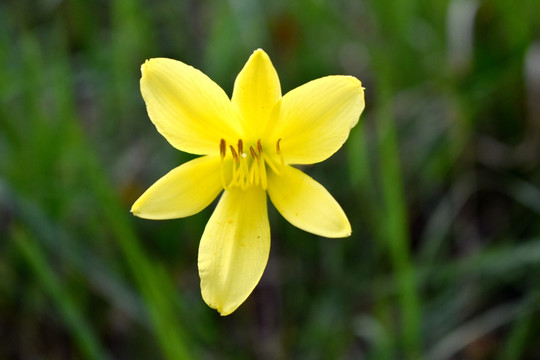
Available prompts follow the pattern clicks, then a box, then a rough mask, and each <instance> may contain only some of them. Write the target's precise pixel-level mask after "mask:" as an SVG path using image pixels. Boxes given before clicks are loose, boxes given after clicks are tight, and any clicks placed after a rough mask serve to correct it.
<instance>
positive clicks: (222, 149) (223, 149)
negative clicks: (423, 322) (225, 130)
mask: <svg viewBox="0 0 540 360" xmlns="http://www.w3.org/2000/svg"><path fill="white" fill-rule="evenodd" d="M219 153H220V154H221V157H222V158H224V157H225V155H226V154H227V145H226V144H225V139H221V141H220V142H219Z"/></svg>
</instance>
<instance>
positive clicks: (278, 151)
mask: <svg viewBox="0 0 540 360" xmlns="http://www.w3.org/2000/svg"><path fill="white" fill-rule="evenodd" d="M280 141H281V138H280V139H279V140H278V141H277V143H276V152H277V153H278V155H279V153H280V152H281V149H280V148H279V142H280Z"/></svg>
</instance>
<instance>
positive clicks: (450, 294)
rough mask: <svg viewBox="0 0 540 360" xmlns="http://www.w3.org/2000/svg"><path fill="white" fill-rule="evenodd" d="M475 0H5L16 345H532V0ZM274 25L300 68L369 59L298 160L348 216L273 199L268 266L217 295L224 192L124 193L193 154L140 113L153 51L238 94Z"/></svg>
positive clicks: (7, 313) (71, 350)
mask: <svg viewBox="0 0 540 360" xmlns="http://www.w3.org/2000/svg"><path fill="white" fill-rule="evenodd" d="M470 5H475V4H474V3H473V2H465V1H459V0H455V1H436V2H433V1H422V0H415V1H409V2H402V1H393V0H392V1H391V0H388V1H352V0H342V1H341V0H340V1H313V0H302V1H298V2H286V1H274V2H263V1H245V0H237V1H228V2H218V1H214V0H211V1H205V2H198V1H185V2H175V1H172V0H166V1H163V2H160V3H159V4H157V3H156V4H154V3H152V2H149V1H141V0H125V1H120V0H117V1H112V2H107V1H97V2H87V1H82V0H67V1H61V2H50V1H44V0H39V1H4V2H2V3H1V4H0V68H1V69H2V70H0V234H1V235H0V335H1V338H2V340H1V341H0V358H7V359H11V358H14V359H17V358H45V359H48V358H51V359H53V358H54V359H56V358H88V359H101V358H130V359H131V358H134V359H147V358H167V359H183V358H186V359H190V358H210V359H211V358H234V359H236V358H240V359H244V358H246V359H248V358H254V357H256V358H321V359H327V358H336V359H341V358H350V359H356V358H365V359H377V360H379V359H437V360H440V359H455V358H459V359H471V360H476V359H492V358H494V359H500V360H503V359H504V360H506V359H525V360H527V359H531V360H532V359H537V358H538V357H540V353H539V352H538V347H537V341H536V340H537V339H538V338H539V337H540V321H538V320H537V319H538V318H539V310H540V298H539V295H538V294H539V291H540V284H539V283H538V281H537V280H536V279H537V278H538V275H539V274H540V265H539V264H540V225H539V224H540V221H539V219H540V186H539V184H540V183H539V179H540V170H539V165H540V156H538V155H537V154H540V151H539V150H540V140H539V139H540V138H539V137H538V136H537V135H536V134H537V133H538V126H537V123H538V119H540V112H539V110H538V106H537V105H535V103H534V101H535V100H534V99H536V98H538V96H539V94H540V89H539V88H538V85H537V84H538V83H539V81H540V80H539V78H538V74H537V72H534V71H530V70H528V69H529V68H528V67H527V66H526V64H527V63H529V64H531V63H532V64H535V63H538V58H537V57H538V55H535V54H536V52H535V51H533V50H534V49H537V47H538V41H539V38H538V34H539V30H540V20H539V19H538V16H537V14H540V3H539V2H538V1H536V0H524V1H521V2H520V3H519V4H518V5H516V4H515V2H512V1H510V0H496V1H484V2H478V3H477V4H476V5H477V6H476V7H475V6H470ZM467 21H470V23H467ZM468 25H470V26H468ZM467 29H469V30H467ZM464 30H465V32H463V31H464ZM459 31H462V32H459ZM467 31H469V32H467ZM454 33H457V34H460V35H459V36H458V37H452V35H451V34H454ZM456 39H457V40H456ZM468 40H471V43H470V44H471V45H472V48H471V49H470V51H468V50H467V48H466V46H465V47H464V44H466V43H467V41H468ZM259 47H262V48H264V49H265V50H266V51H267V52H268V54H269V55H270V57H271V59H272V61H273V63H274V65H275V67H276V69H277V70H278V73H279V75H280V79H281V81H282V89H283V91H284V92H286V91H288V90H291V89H293V88H294V87H296V86H299V85H301V84H303V83H305V82H307V81H309V80H312V79H314V78H317V77H321V76H324V75H329V74H350V75H354V76H357V77H358V78H359V79H360V80H362V83H363V85H364V86H365V88H366V110H365V112H364V114H363V115H362V117H361V121H360V123H359V125H358V126H357V127H356V128H354V129H353V130H352V132H351V136H350V138H349V140H348V142H347V143H346V145H345V146H344V148H343V149H342V150H341V151H340V152H338V153H337V154H336V155H335V156H333V157H332V158H331V159H329V160H328V161H325V162H324V163H321V164H319V165H317V166H314V167H306V168H305V169H303V170H305V171H306V172H307V173H308V174H310V175H311V176H313V177H314V178H315V179H317V180H318V181H320V182H321V183H322V184H323V185H324V186H325V187H326V188H327V189H328V190H329V191H330V192H331V193H332V194H333V195H334V196H335V197H336V199H337V200H338V201H339V202H340V204H341V205H342V206H343V208H344V210H345V212H346V213H347V215H348V217H349V219H350V221H351V224H352V227H353V235H352V236H351V237H350V238H347V239H323V238H318V237H316V236H314V235H311V234H307V233H305V232H302V231H300V230H298V229H295V228H294V227H292V226H291V225H290V224H288V223H286V221H285V220H284V219H282V218H281V217H280V216H279V214H278V213H277V212H276V211H275V210H274V209H273V208H272V207H270V209H269V212H270V217H271V228H272V250H271V257H270V261H269V265H268V267H267V269H266V273H265V275H264V277H263V279H262V281H261V283H260V284H259V285H258V287H257V288H256V290H255V291H254V293H253V294H252V295H251V297H250V298H249V299H248V301H247V302H246V303H245V304H243V305H242V306H241V307H240V308H239V309H238V310H237V311H236V312H235V313H234V314H232V315H231V316H228V317H220V316H219V315H218V314H217V313H216V312H215V311H214V310H212V309H209V308H208V307H207V306H206V305H205V304H204V302H203V301H202V299H201V297H200V289H199V279H198V274H197V247H198V242H199V239H200V236H201V234H202V232H203V229H204V225H205V223H206V221H207V219H208V217H209V216H210V214H211V212H212V209H213V206H214V205H212V206H210V207H209V208H208V209H206V210H205V211H203V212H202V213H201V214H198V215H195V216H193V217H190V218H188V219H179V220H170V221H159V222H155V221H148V220H142V219H137V218H134V217H133V216H132V215H131V214H130V213H129V209H130V207H131V204H132V203H133V201H134V200H135V199H136V198H137V197H138V196H139V195H140V194H141V193H142V192H143V191H144V190H145V189H146V188H147V187H148V186H149V185H150V184H152V183H153V182H154V181H155V180H157V179H158V178H159V177H160V176H162V175H163V174H165V173H166V172H167V171H168V170H170V169H172V168H173V167H175V166H177V165H178V164H180V163H182V162H184V161H186V160H188V159H189V156H187V155H185V154H181V153H179V152H178V151H176V150H174V149H173V148H172V147H171V146H170V145H169V144H168V143H167V142H166V141H165V139H163V138H162V137H161V136H160V135H159V134H158V133H157V131H156V130H155V128H154V127H153V125H152V124H151V122H150V120H149V119H148V116H147V114H146V111H145V106H144V102H143V100H142V98H141V95H140V91H139V85H138V81H139V78H140V65H141V64H142V63H143V62H144V61H145V59H147V58H151V57H171V58H175V59H179V60H182V61H184V62H186V63H188V64H190V65H193V66H195V67H197V68H199V69H201V70H202V71H203V72H205V73H206V74H208V75H209V76H210V77H211V78H212V79H214V80H215V81H216V82H217V83H218V84H220V85H221V86H222V87H223V88H224V89H225V91H227V92H228V93H229V94H230V93H231V90H232V85H233V82H234V78H235V76H236V74H237V73H238V71H239V70H240V69H241V67H242V65H243V63H244V62H245V61H246V59H247V58H248V57H249V55H250V54H251V52H252V51H253V50H254V49H256V48H259ZM534 56H536V58H535V57H534ZM535 84H536V85H535Z"/></svg>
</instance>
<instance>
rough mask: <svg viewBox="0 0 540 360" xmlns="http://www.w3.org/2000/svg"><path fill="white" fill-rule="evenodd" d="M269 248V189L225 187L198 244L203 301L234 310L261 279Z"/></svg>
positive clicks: (224, 310)
mask: <svg viewBox="0 0 540 360" xmlns="http://www.w3.org/2000/svg"><path fill="white" fill-rule="evenodd" d="M269 252H270V226H269V224H268V213H267V210H266V193H265V192H264V190H262V189H261V188H260V187H249V188H247V189H246V190H245V191H243V190H240V189H238V188H234V189H231V190H226V191H225V192H224V193H223V196H222V197H221V199H220V200H219V203H218V205H217V207H216V210H215V211H214V213H213V214H212V216H211V217H210V220H209V221H208V224H207V225H206V228H205V230H204V233H203V236H202V239H201V243H200V245H199V275H200V277H201V292H202V296H203V299H204V301H205V302H206V303H207V304H208V306H210V307H211V308H214V309H217V311H219V313H220V314H221V315H228V314H230V313H232V312H233V311H234V310H236V308H237V307H238V306H240V304H242V303H243V302H244V301H245V300H246V298H247V297H248V296H249V294H251V292H252V291H253V289H254V288H255V286H256V285H257V283H258V282H259V280H260V278H261V276H262V274H263V271H264V268H265V267H266V262H267V261H268V254H269Z"/></svg>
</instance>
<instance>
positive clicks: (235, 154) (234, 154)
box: [229, 145, 238, 162]
mask: <svg viewBox="0 0 540 360" xmlns="http://www.w3.org/2000/svg"><path fill="white" fill-rule="evenodd" d="M229 148H230V149H231V153H232V156H233V158H234V161H236V162H238V154H237V153H236V150H234V148H233V146H232V145H229Z"/></svg>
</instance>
